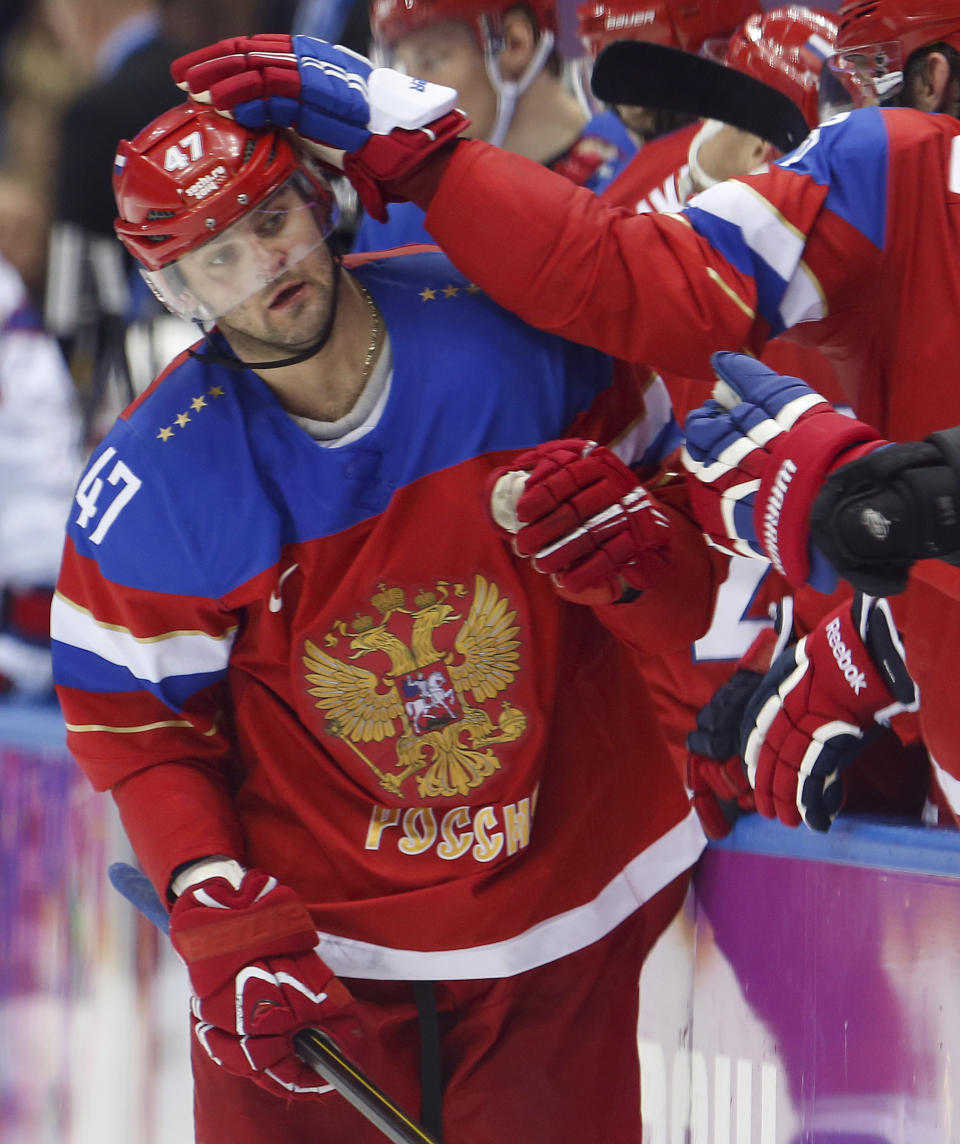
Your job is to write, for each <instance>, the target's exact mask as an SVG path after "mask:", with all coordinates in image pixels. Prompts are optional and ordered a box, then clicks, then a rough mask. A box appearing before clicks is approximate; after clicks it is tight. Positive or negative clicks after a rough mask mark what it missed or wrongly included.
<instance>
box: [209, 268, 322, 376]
mask: <svg viewBox="0 0 960 1144" xmlns="http://www.w3.org/2000/svg"><path fill="white" fill-rule="evenodd" d="M332 258H333V293H332V295H331V298H330V312H329V314H327V320H326V321H325V322H324V324H323V329H322V330H321V331H320V334H319V336H318V337H317V340H316V341H315V342H311V344H310V345H309V346H307V348H306V349H305V350H301V351H300V352H299V353H296V354H294V355H293V356H292V357H288V358H280V359H278V360H277V361H242V360H241V359H240V358H238V357H237V355H236V354H235V353H229V354H225V353H224V352H223V351H222V350H221V349H220V347H219V346H218V345H217V344H216V342H214V341H213V339H212V338H211V337H210V332H209V331H208V330H207V329H205V328H204V326H203V323H202V321H201V320H200V319H199V318H194V319H193V320H194V322H195V323H196V324H197V325H198V326H199V327H200V329H201V330H202V331H203V340H204V341H205V342H206V345H207V352H206V353H198V352H197V351H196V350H187V353H188V354H189V355H190V357H192V358H196V360H197V361H202V362H210V363H213V364H216V365H222V366H224V367H225V368H227V369H235V370H244V369H281V368H282V367H283V366H285V365H298V364H299V363H300V362H302V361H306V360H307V359H308V358H312V357H313V356H314V355H315V354H318V353H319V352H320V351H321V350H322V349H323V347H324V346H325V345H326V344H327V342H328V341H329V340H330V335H331V334H332V333H333V324H334V322H335V321H336V317H337V306H338V304H339V301H340V276H341V260H340V256H339V255H336V254H334V255H332Z"/></svg>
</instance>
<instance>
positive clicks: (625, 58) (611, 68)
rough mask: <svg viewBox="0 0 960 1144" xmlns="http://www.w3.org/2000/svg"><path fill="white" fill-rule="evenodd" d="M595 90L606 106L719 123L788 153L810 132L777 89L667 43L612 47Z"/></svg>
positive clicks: (598, 70)
mask: <svg viewBox="0 0 960 1144" xmlns="http://www.w3.org/2000/svg"><path fill="white" fill-rule="evenodd" d="M590 86H591V87H592V89H593V94H594V95H595V96H596V97H597V99H600V100H602V101H603V102H604V103H610V104H623V105H627V106H634V107H655V108H663V109H666V110H669V111H682V112H686V113H687V114H689V115H696V116H697V117H698V118H700V119H719V120H720V121H721V122H723V123H729V124H730V125H731V126H732V127H739V128H740V129H741V130H742V131H749V132H750V133H751V134H753V135H759V136H760V138H761V139H765V140H767V142H769V143H773V144H774V146H776V147H777V148H778V149H779V150H780V151H783V152H784V153H786V152H788V151H792V150H793V149H794V147H797V146H799V144H800V143H802V142H803V140H804V139H805V138H806V136H807V134H808V133H809V128H808V127H807V123H806V120H805V119H804V117H803V112H801V110H800V108H799V107H798V106H797V105H796V104H795V103H794V102H793V100H792V99H790V98H788V97H787V96H786V95H784V94H783V93H782V92H780V91H777V89H776V88H774V87H771V86H770V85H769V84H766V83H763V82H762V81H761V80H758V79H754V78H753V76H749V75H746V74H745V73H744V72H739V71H735V70H734V69H733V68H728V67H725V66H724V65H723V64H718V63H717V62H716V60H711V59H707V58H706V56H695V55H693V54H692V53H690V52H684V51H681V50H680V49H679V48H668V47H666V46H664V45H663V44H651V43H646V42H645V41H642V40H618V41H617V42H616V43H613V44H608V45H607V47H605V48H604V49H603V51H602V52H601V53H600V55H599V56H598V57H597V62H596V63H595V64H594V68H593V75H592V77H591V80H590Z"/></svg>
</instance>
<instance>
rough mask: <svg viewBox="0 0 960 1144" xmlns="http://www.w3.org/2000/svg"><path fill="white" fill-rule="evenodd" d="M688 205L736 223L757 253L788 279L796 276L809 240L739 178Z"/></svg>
mask: <svg viewBox="0 0 960 1144" xmlns="http://www.w3.org/2000/svg"><path fill="white" fill-rule="evenodd" d="M687 205H688V206H690V207H696V208H697V209H698V210H701V211H703V212H704V213H705V214H711V215H713V216H714V217H715V218H719V219H722V220H723V221H724V222H728V223H731V224H732V225H733V226H735V227H737V228H738V229H739V230H740V233H741V235H742V236H743V241H744V243H745V244H746V245H747V247H748V248H749V249H750V250H752V251H753V253H754V254H757V255H759V257H760V258H762V259H763V261H764V262H765V263H766V264H767V265H768V266H769V267H770V268H771V269H772V270H773V271H774V272H775V273H776V274H778V275H779V276H780V277H781V278H782V279H783V280H784V281H785V282H789V281H790V280H791V279H792V278H793V276H794V274H795V273H796V269H797V266H798V264H799V262H800V259H801V258H802V257H803V248H804V244H805V241H806V240H805V239H804V237H803V235H802V234H801V233H800V232H799V231H798V230H797V228H796V227H794V226H791V225H790V223H788V222H787V220H786V219H785V218H784V217H783V215H782V214H781V213H780V212H779V211H778V210H777V209H776V207H774V206H773V205H772V204H771V203H769V202H768V201H767V200H766V199H765V198H764V197H763V196H762V195H760V194H758V193H757V192H756V191H755V190H754V189H753V188H752V187H750V186H747V184H746V183H738V182H736V180H729V181H727V182H724V183H718V184H717V186H715V187H710V189H709V190H706V191H703V192H702V194H699V195H695V196H694V197H693V198H692V199H691V200H690V202H689V203H688V204H687Z"/></svg>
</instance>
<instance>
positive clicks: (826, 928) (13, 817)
mask: <svg viewBox="0 0 960 1144" xmlns="http://www.w3.org/2000/svg"><path fill="white" fill-rule="evenodd" d="M0 791H2V800H3V801H2V808H3V809H2V815H0V893H2V900H3V906H4V908H3V924H2V927H0V1037H2V1044H3V1045H4V1051H3V1053H0V1139H2V1140H3V1141H4V1144H88V1142H89V1144H94V1142H96V1144H113V1142H117V1144H119V1142H121V1141H124V1142H125V1141H128V1140H137V1141H138V1142H140V1144H182V1142H183V1141H184V1140H186V1139H189V1135H190V1133H189V1102H190V1097H189V1080H188V1077H187V1071H186V1066H185V1056H186V1033H185V1021H184V1017H183V1015H184V1013H185V1007H186V990H185V987H184V984H183V979H182V974H181V971H180V967H179V966H178V965H177V964H176V962H175V961H174V960H173V958H172V957H171V956H170V955H169V953H168V951H167V950H166V948H165V947H164V946H162V945H160V944H158V942H157V940H156V936H155V934H154V933H153V932H152V930H151V929H150V928H149V927H148V926H146V925H145V924H143V923H140V922H139V921H138V919H137V918H136V917H135V916H133V911H132V910H131V909H130V908H129V907H127V906H126V904H125V903H123V902H122V901H121V900H120V899H119V898H118V897H117V896H116V895H115V894H114V893H113V891H111V890H110V889H109V886H108V884H107V881H106V877H105V870H106V866H107V865H108V863H109V862H110V861H113V860H115V859H118V858H120V859H125V858H129V857H130V855H129V852H128V851H127V849H126V845H125V842H124V839H123V835H122V831H121V830H120V828H119V825H118V823H117V821H116V817H115V815H114V813H113V810H112V804H111V803H110V801H109V800H108V799H106V798H102V797H100V796H98V795H96V794H94V793H93V792H92V791H91V790H90V789H89V788H88V787H87V785H86V783H85V781H84V780H82V779H81V777H80V776H79V773H78V771H77V770H76V768H75V766H74V765H73V764H72V763H71V762H70V760H69V758H68V756H67V755H66V752H65V750H64V747H63V731H62V726H61V725H60V724H59V721H58V719H57V716H56V714H55V713H54V712H53V711H52V710H47V711H44V712H38V711H35V710H30V709H22V710H16V709H10V708H0ZM958 935H960V835H958V834H957V833H955V832H953V831H950V830H937V829H933V828H923V827H912V826H910V827H908V826H902V825H891V824H878V823H867V822H862V821H850V822H844V821H843V820H841V822H839V823H837V824H836V825H835V826H834V828H833V830H832V831H831V832H830V833H829V834H828V835H825V836H822V837H821V836H816V835H813V834H811V833H809V832H806V831H804V832H800V831H790V830H787V829H785V828H782V827H780V826H778V825H777V824H773V823H768V822H765V821H763V820H759V819H757V818H755V817H750V818H746V819H743V820H741V822H740V823H739V824H738V826H737V829H736V830H735V831H734V833H733V835H732V836H731V838H730V839H728V840H727V841H726V842H725V843H723V844H720V845H715V846H712V847H711V848H710V849H709V851H708V852H707V854H706V855H705V856H704V858H703V860H702V862H701V864H700V867H699V868H698V870H697V873H696V877H695V891H694V893H692V894H691V895H690V897H689V899H688V901H687V904H686V907H685V909H684V912H683V914H682V915H681V916H680V917H679V918H678V919H677V921H676V922H675V923H674V925H673V926H672V927H671V929H670V931H669V932H668V933H667V934H666V935H665V937H664V939H663V940H662V941H661V943H660V944H659V945H658V947H657V949H656V950H655V951H654V953H653V955H652V956H651V959H650V961H649V963H648V965H647V968H646V970H645V971H644V974H643V979H642V982H641V1022H640V1029H639V1047H640V1057H641V1063H642V1076H643V1114H644V1125H645V1128H644V1144H686V1142H687V1141H689V1144H801V1142H817V1144H841V1142H842V1144H881V1142H885V1144H918V1142H922V1144H941V1142H942V1144H948V1142H952V1141H956V1140H960V1123H956V1121H957V1120H958V1119H960V1112H957V1113H955V1112H954V1099H953V1098H954V1096H955V1095H957V1085H958V1081H957V1077H960V1065H958V1064H955V1063H954V1062H956V1061H960V987H958V985H957V982H958V980H960V952H958V950H960V937H958ZM453 1144H456V1142H453Z"/></svg>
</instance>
